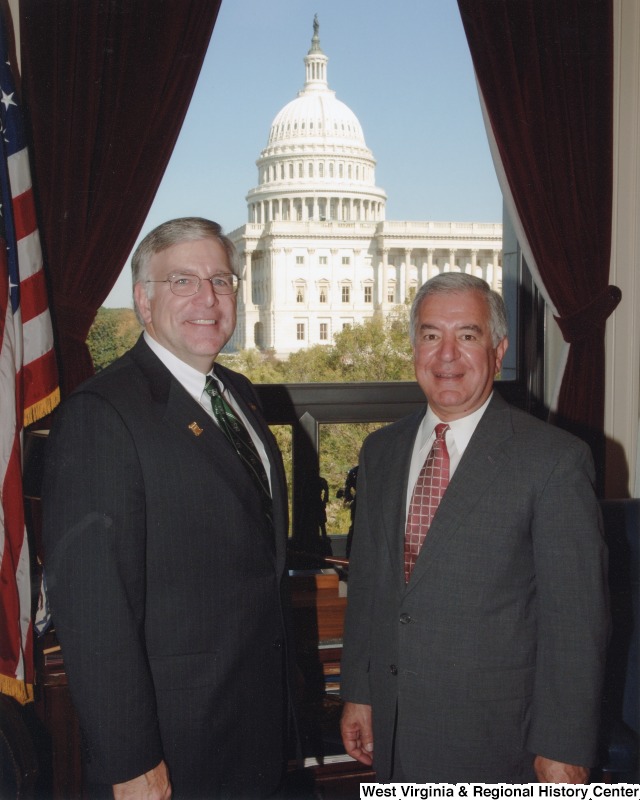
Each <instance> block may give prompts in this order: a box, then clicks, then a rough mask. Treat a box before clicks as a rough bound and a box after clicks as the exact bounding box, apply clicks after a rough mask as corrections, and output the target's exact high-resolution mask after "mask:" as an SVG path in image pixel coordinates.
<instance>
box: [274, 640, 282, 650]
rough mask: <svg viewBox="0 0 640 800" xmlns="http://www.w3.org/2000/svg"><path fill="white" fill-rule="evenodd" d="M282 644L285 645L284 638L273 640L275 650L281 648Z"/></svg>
mask: <svg viewBox="0 0 640 800" xmlns="http://www.w3.org/2000/svg"><path fill="white" fill-rule="evenodd" d="M282 645H283V641H282V639H274V640H273V642H271V646H272V647H273V649H274V650H281V649H282Z"/></svg>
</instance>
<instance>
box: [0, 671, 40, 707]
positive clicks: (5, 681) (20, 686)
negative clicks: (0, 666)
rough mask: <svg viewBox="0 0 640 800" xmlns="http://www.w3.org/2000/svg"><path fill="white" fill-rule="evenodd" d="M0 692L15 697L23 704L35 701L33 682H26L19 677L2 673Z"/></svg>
mask: <svg viewBox="0 0 640 800" xmlns="http://www.w3.org/2000/svg"><path fill="white" fill-rule="evenodd" d="M0 694H6V695H8V696H9V697H13V698H14V699H15V700H17V701H18V702H19V703H20V704H21V705H25V704H26V703H33V684H31V683H25V682H24V681H21V680H18V678H10V677H9V676H8V675H0Z"/></svg>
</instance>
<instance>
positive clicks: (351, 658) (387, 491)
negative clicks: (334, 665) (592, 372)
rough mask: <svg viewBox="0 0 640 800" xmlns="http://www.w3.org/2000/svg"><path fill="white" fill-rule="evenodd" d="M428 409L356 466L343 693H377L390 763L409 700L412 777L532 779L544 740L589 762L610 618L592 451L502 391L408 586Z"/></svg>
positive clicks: (403, 735)
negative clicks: (416, 459)
mask: <svg viewBox="0 0 640 800" xmlns="http://www.w3.org/2000/svg"><path fill="white" fill-rule="evenodd" d="M423 414H424V412H422V413H417V414H414V415H412V416H410V417H407V418H405V419H403V420H401V421H400V422H398V423H396V424H393V425H390V426H388V427H386V428H384V429H382V430H380V431H377V432H376V433H374V434H372V435H371V436H370V437H369V438H368V439H367V440H366V442H365V444H364V447H363V450H362V454H361V460H360V468H359V472H358V510H357V514H356V528H355V534H354V540H353V549H352V553H351V564H350V569H349V595H348V607H347V615H346V628H345V642H344V655H343V662H342V693H343V697H344V698H345V699H346V700H350V701H353V702H357V703H369V704H372V706H373V725H374V768H375V769H376V771H377V773H378V778H379V780H382V781H385V780H389V777H390V770H391V763H392V752H393V747H394V742H393V731H394V722H395V717H396V708H397V715H398V716H397V741H396V747H397V749H398V752H399V754H400V760H401V765H402V769H403V771H404V773H405V776H406V779H407V780H409V781H416V782H427V781H445V782H459V781H462V782H464V781H485V782H492V783H497V782H500V781H507V782H508V781H516V782H518V781H519V780H521V779H524V778H525V776H527V770H528V769H530V768H531V760H532V755H533V754H540V755H543V756H546V757H548V758H552V759H556V760H559V761H563V762H565V763H570V764H577V765H589V764H591V763H592V760H593V758H594V755H595V744H596V727H597V719H598V709H599V697H600V687H601V681H602V674H603V663H604V653H605V646H606V638H607V625H608V612H607V599H606V589H605V572H606V554H605V548H604V545H603V540H602V536H601V524H600V512H599V507H598V504H597V501H596V498H595V495H594V492H593V489H592V480H593V464H592V459H591V455H590V451H589V450H588V448H587V447H586V445H585V444H584V443H583V442H581V441H580V440H578V439H576V438H574V437H572V436H571V435H569V434H567V433H565V432H564V431H561V430H559V429H556V428H553V427H552V426H550V425H546V424H544V423H541V422H540V421H538V420H536V419H534V418H533V417H531V416H530V415H528V414H524V413H522V412H520V411H518V410H516V409H514V408H511V407H510V406H509V405H507V404H506V403H505V402H504V400H503V399H502V398H501V397H500V396H499V395H498V394H494V396H493V398H492V400H491V402H490V404H489V406H488V408H487V410H486V412H485V414H484V415H483V417H482V419H481V420H480V423H479V424H478V427H477V428H476V431H475V433H474V435H473V436H472V438H471V441H470V442H469V445H468V447H467V449H466V451H465V453H464V455H463V457H462V459H461V461H460V464H459V465H458V468H457V470H456V472H455V474H454V476H453V478H452V480H451V482H450V484H449V487H448V489H447V491H446V493H445V495H444V498H443V499H442V501H441V504H440V506H439V508H438V511H437V512H436V515H435V518H434V520H433V523H432V525H431V528H430V530H429V532H428V534H427V537H426V540H425V543H424V546H423V548H422V551H421V553H420V555H419V557H418V561H417V563H416V566H415V569H414V572H413V574H412V576H411V580H410V582H409V584H408V586H405V582H404V576H403V537H404V527H405V508H406V506H405V502H406V492H407V480H408V470H409V462H410V458H411V451H412V447H413V442H414V439H415V436H416V432H417V429H418V426H419V424H420V421H421V419H422V416H423ZM527 780H528V777H527Z"/></svg>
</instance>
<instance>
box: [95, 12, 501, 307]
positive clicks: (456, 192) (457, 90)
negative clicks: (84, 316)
mask: <svg viewBox="0 0 640 800" xmlns="http://www.w3.org/2000/svg"><path fill="white" fill-rule="evenodd" d="M391 8H392V9H393V13H390V11H389V9H391ZM314 14H317V15H318V21H319V23H320V45H321V47H322V50H323V52H324V53H325V55H326V56H328V58H329V62H328V65H327V80H328V84H329V88H330V89H332V90H333V91H335V93H336V97H337V98H338V100H341V101H342V102H343V103H345V104H346V105H347V106H349V108H351V110H352V111H353V112H354V113H355V115H356V116H357V118H358V119H359V121H360V124H361V125H362V129H363V131H364V136H365V140H366V143H367V146H368V147H369V149H370V150H371V151H372V152H373V156H374V158H375V159H376V161H377V166H376V185H377V186H380V187H382V188H383V189H384V190H385V192H386V193H387V204H386V218H387V219H388V220H435V221H441V222H444V221H455V222H501V221H502V195H501V193H500V189H499V187H498V182H497V178H496V175H495V171H494V168H493V162H492V160H491V155H490V152H489V145H488V143H487V137H486V133H485V129H484V123H483V121H482V116H481V113H480V105H479V102H478V93H477V89H476V83H475V78H474V75H473V68H472V65H471V58H470V55H469V50H468V47H467V43H466V39H465V36H464V31H463V28H462V23H461V21H460V15H459V12H458V4H457V2H456V0H393V2H390V0H222V5H221V8H220V13H219V15H218V20H217V22H216V26H215V28H214V31H213V36H212V37H211V43H210V45H209V50H208V53H207V56H206V58H205V61H204V64H203V68H202V72H201V74H200V78H199V80H198V84H197V86H196V90H195V92H194V95H193V99H192V102H191V105H190V107H189V111H188V112H187V116H186V118H185V122H184V125H183V127H182V131H181V133H180V136H179V138H178V141H177V144H176V148H175V150H174V153H173V155H172V157H171V160H170V162H169V165H168V167H167V170H166V172H165V175H164V178H163V180H162V183H161V185H160V188H159V190H158V193H157V195H156V198H155V200H154V203H153V205H152V207H151V209H150V211H149V214H148V216H147V219H146V221H145V224H144V226H143V228H142V230H141V232H140V237H139V239H141V238H142V237H143V236H145V235H146V234H147V233H148V232H149V231H150V230H152V229H153V228H154V227H155V226H156V225H159V224H160V223H161V222H164V221H166V220H168V219H171V218H173V217H182V216H203V217H207V218H209V219H214V220H216V222H219V223H220V224H221V225H222V226H223V228H224V230H225V231H226V232H230V231H232V230H234V229H235V228H238V227H240V226H241V225H243V224H244V223H245V222H247V206H246V200H245V197H246V194H247V192H248V191H249V190H250V189H252V188H253V187H255V186H256V185H257V182H258V171H257V167H256V164H255V162H256V160H257V158H258V157H259V155H260V152H261V151H262V150H263V149H264V148H265V147H266V145H267V140H268V136H269V130H270V128H271V123H272V121H273V119H274V117H275V116H276V114H277V113H278V112H279V111H280V109H281V108H282V107H283V106H285V105H286V104H287V103H288V102H289V101H291V100H293V99H294V98H295V97H296V95H297V94H298V92H299V91H300V90H301V89H302V87H303V84H304V80H305V68H304V60H303V59H304V56H305V55H306V54H307V52H308V51H309V48H310V46H311V37H312V36H313V17H314ZM139 239H138V241H139ZM105 306H107V307H110V308H123V307H131V279H130V262H129V261H128V262H127V264H126V265H125V267H124V269H123V272H122V275H121V276H120V278H119V279H118V281H117V283H116V285H115V286H114V289H113V290H112V292H111V294H110V295H109V297H108V298H107V300H106V301H105Z"/></svg>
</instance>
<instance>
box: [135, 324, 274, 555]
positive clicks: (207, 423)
mask: <svg viewBox="0 0 640 800" xmlns="http://www.w3.org/2000/svg"><path fill="white" fill-rule="evenodd" d="M130 352H131V356H132V358H133V359H134V361H135V362H136V363H137V365H138V367H139V368H140V370H141V371H142V373H143V375H144V376H145V378H146V380H147V383H148V386H149V392H150V394H151V397H152V399H153V401H154V402H155V403H156V405H157V407H158V409H159V410H160V412H161V414H162V417H163V419H164V421H165V422H166V424H167V425H168V426H170V428H172V429H173V430H174V431H175V432H176V435H177V436H178V437H180V438H181V439H182V440H183V441H184V442H185V443H187V445H188V446H189V447H191V448H196V449H197V450H198V451H199V452H200V453H203V454H204V458H205V459H206V460H208V461H209V462H210V463H211V464H212V474H214V475H215V476H216V478H215V479H216V480H217V481H220V482H224V483H225V484H226V486H227V490H228V491H229V493H230V494H231V495H235V496H236V497H237V499H238V501H239V502H240V503H241V504H242V505H243V506H244V508H245V509H246V510H247V512H248V513H255V517H256V529H257V530H262V529H263V528H264V527H265V526H264V524H263V523H264V520H263V519H262V515H261V514H260V499H259V497H258V493H257V489H256V487H255V484H254V483H253V481H252V480H251V477H250V475H249V473H248V472H247V469H246V467H245V466H244V465H243V463H242V462H241V461H240V459H239V458H238V455H237V453H236V452H235V450H234V448H233V447H232V446H231V444H230V443H229V441H228V439H227V437H226V436H225V435H224V434H223V433H222V431H221V430H220V429H219V427H218V426H217V425H216V423H215V422H214V421H213V419H212V418H211V417H210V416H209V415H208V414H207V412H206V411H205V410H204V409H203V408H202V406H201V405H200V404H199V403H197V402H195V400H194V399H193V398H192V397H191V396H190V395H189V393H188V392H187V391H186V390H185V389H184V387H183V386H182V385H181V384H180V382H179V381H177V380H176V379H175V378H174V377H173V375H172V374H171V372H170V371H169V370H168V369H167V368H166V367H165V366H164V364H163V363H162V362H161V361H160V359H159V358H158V357H157V356H156V355H155V354H154V353H153V352H152V351H151V349H150V348H149V347H148V346H147V344H146V343H145V342H144V339H143V338H142V337H141V338H140V339H139V340H138V342H137V343H136V345H135V346H134V348H133V349H132V350H131V351H130ZM245 405H246V403H245ZM245 405H243V409H244V407H245ZM248 416H249V417H250V418H251V419H252V420H253V415H250V414H248ZM256 427H257V426H256ZM254 497H255V499H254V500H252V499H251V498H254ZM247 498H250V499H249V500H248V499H247ZM265 538H266V537H265ZM268 544H269V550H270V552H271V553H273V542H268Z"/></svg>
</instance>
